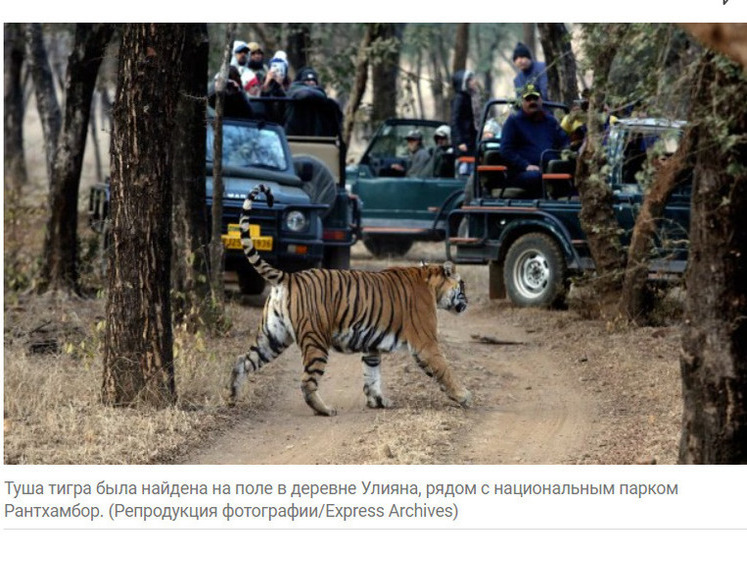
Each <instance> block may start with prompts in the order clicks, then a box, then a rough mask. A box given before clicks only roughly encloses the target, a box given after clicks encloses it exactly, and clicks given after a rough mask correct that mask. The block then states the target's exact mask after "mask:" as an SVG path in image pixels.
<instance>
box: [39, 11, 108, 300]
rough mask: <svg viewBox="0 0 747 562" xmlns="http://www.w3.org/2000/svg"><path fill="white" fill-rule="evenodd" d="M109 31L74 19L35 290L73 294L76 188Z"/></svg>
mask: <svg viewBox="0 0 747 562" xmlns="http://www.w3.org/2000/svg"><path fill="white" fill-rule="evenodd" d="M112 33H113V27H112V26H111V25H109V24H77V25H76V26H75V43H74V44H73V49H72V52H71V53H70V58H69V59H68V64H67V71H66V76H65V100H66V101H65V115H64V118H63V122H62V131H61V133H60V136H59V138H58V140H57V150H56V153H55V158H54V165H53V167H52V177H51V182H50V186H49V219H48V221H47V228H46V232H45V236H44V261H43V264H42V268H41V271H40V273H39V281H38V285H37V289H38V290H39V291H42V292H43V291H47V290H61V291H63V292H67V293H78V292H79V288H78V255H77V248H78V237H77V234H78V191H79V186H80V176H81V170H82V168H83V155H84V152H85V148H86V137H87V135H88V119H89V116H90V114H91V100H92V99H93V91H94V88H95V86H96V77H97V76H98V71H99V67H100V66H101V60H102V58H103V55H104V52H105V51H106V46H107V44H108V43H109V40H110V39H111V36H112Z"/></svg>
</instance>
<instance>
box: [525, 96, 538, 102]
mask: <svg viewBox="0 0 747 562" xmlns="http://www.w3.org/2000/svg"><path fill="white" fill-rule="evenodd" d="M524 99H525V100H526V101H537V100H538V99H540V98H539V96H535V95H529V96H524Z"/></svg>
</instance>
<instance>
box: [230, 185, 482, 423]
mask: <svg viewBox="0 0 747 562" xmlns="http://www.w3.org/2000/svg"><path fill="white" fill-rule="evenodd" d="M260 192H262V193H264V194H265V195H266V197H267V202H268V205H270V206H271V205H272V194H271V192H270V190H269V189H268V188H266V187H265V186H264V185H259V186H258V187H256V188H255V189H254V190H253V191H252V192H251V193H250V194H249V195H248V196H247V198H246V200H245V202H244V211H243V213H242V216H241V221H240V226H241V240H242V245H243V247H244V253H245V254H246V256H247V259H248V260H249V262H250V263H251V264H252V265H253V266H254V267H255V268H256V269H257V271H258V272H259V273H260V275H262V277H264V278H265V279H266V280H267V281H268V282H269V283H271V285H272V289H271V292H270V296H269V298H268V300H267V303H266V304H265V308H264V312H263V315H262V323H261V325H260V327H259V329H258V332H257V336H256V339H255V341H254V343H253V344H252V345H251V346H250V348H249V351H248V352H247V353H246V354H244V355H242V356H241V357H239V359H238V362H237V364H236V366H235V367H234V370H233V373H232V378H231V398H232V400H233V399H235V397H236V395H237V392H238V389H239V387H240V385H241V383H242V382H243V380H244V379H245V378H246V376H247V374H248V372H251V371H256V370H258V369H259V368H261V367H262V366H263V365H264V364H266V363H268V362H270V361H272V360H273V359H274V358H275V357H277V356H278V355H280V353H282V352H283V350H285V349H286V348H287V347H288V346H290V344H291V343H293V342H294V341H295V342H296V344H297V345H298V346H299V348H300V349H301V352H302V355H303V363H304V374H303V378H302V384H301V387H302V390H303V395H304V399H305V400H306V403H307V404H308V405H309V406H310V407H311V408H312V409H313V410H314V411H315V412H316V413H318V414H323V415H335V413H336V412H335V410H334V409H332V408H329V407H328V406H327V405H326V404H324V401H323V400H322V398H321V396H320V395H319V392H318V387H319V379H320V378H321V376H322V375H323V374H324V371H325V368H326V366H327V357H328V352H329V349H335V350H337V351H340V352H344V353H361V354H362V355H363V376H364V386H363V392H364V394H365V395H366V399H367V404H368V406H370V407H373V408H383V407H387V406H389V405H390V402H389V401H388V400H387V399H386V398H384V396H383V395H382V393H381V375H380V363H381V353H383V352H390V351H395V350H397V349H400V348H404V347H407V348H408V349H409V350H410V352H411V353H412V355H413V357H414V358H415V360H416V362H417V364H418V366H420V367H421V368H422V369H423V370H424V371H425V373H426V374H427V375H429V376H431V377H434V378H435V379H436V380H437V381H438V382H439V383H440V385H441V388H442V389H443V390H444V391H445V392H446V394H447V396H448V397H449V398H451V399H453V400H455V401H457V402H458V403H459V404H462V405H466V404H467V403H468V401H469V399H470V393H469V391H467V389H465V388H464V387H463V386H462V385H461V384H460V383H459V382H458V381H457V380H456V378H455V377H454V375H453V374H452V372H451V369H450V368H449V365H448V364H447V362H446V360H445V359H444V357H443V355H442V353H441V351H440V349H439V347H438V341H437V319H436V308H437V307H438V308H443V309H447V310H451V311H453V312H462V311H463V310H464V309H465V308H466V306H467V298H466V296H465V294H464V284H463V282H462V281H461V280H460V278H459V276H458V275H457V274H456V273H455V272H454V268H453V265H452V264H450V263H448V262H447V263H446V264H444V265H443V266H425V265H424V266H421V267H397V268H390V269H386V270H384V271H379V272H369V271H355V270H351V271H347V270H336V269H332V270H327V269H312V270H306V271H300V272H297V273H286V272H283V271H279V270H277V269H275V268H273V267H272V266H270V265H269V264H268V263H267V262H265V261H264V260H263V259H262V258H261V257H260V256H259V253H258V252H257V251H256V250H255V248H254V246H253V245H252V241H251V237H250V236H249V211H250V210H251V205H252V201H253V200H254V199H255V198H256V196H257V195H258V194H259V193H260Z"/></svg>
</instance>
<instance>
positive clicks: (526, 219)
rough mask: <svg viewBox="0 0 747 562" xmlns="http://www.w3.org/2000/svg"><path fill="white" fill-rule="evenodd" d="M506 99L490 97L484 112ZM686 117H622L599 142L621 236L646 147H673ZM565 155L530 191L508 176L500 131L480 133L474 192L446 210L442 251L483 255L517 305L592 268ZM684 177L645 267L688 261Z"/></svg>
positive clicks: (626, 237)
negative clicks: (534, 193)
mask: <svg viewBox="0 0 747 562" xmlns="http://www.w3.org/2000/svg"><path fill="white" fill-rule="evenodd" d="M508 104H510V101H509V100H491V101H490V102H488V104H487V106H486V109H485V112H484V119H486V118H489V117H490V116H491V115H492V114H494V113H495V112H496V111H497V110H498V108H499V107H501V106H502V107H503V108H505V107H506V106H507V105H508ZM683 125H684V123H683V122H681V121H666V120H661V119H621V120H619V121H617V122H616V123H614V124H613V125H612V126H611V128H610V130H609V136H608V139H607V143H606V153H607V160H608V169H609V172H608V177H607V180H608V183H609V185H610V187H611V189H612V192H613V205H614V212H615V216H616V218H617V221H618V223H619V225H620V231H621V236H620V239H621V242H622V244H623V245H627V244H629V242H630V236H631V233H632V230H633V225H634V223H635V219H636V217H637V215H638V210H639V208H640V206H641V203H642V201H643V197H644V193H643V191H642V189H641V185H640V183H639V177H640V176H639V174H640V172H641V170H642V168H643V164H644V162H645V160H646V158H647V157H648V156H649V154H650V153H651V152H652V151H654V150H656V151H658V152H657V153H662V154H667V153H669V154H671V153H673V152H674V150H675V149H676V146H677V142H678V140H679V138H680V135H681V129H682V127H683ZM574 170H575V166H574V165H573V162H572V161H567V160H562V159H557V160H551V161H549V162H548V164H547V167H546V168H545V169H544V170H543V193H542V196H541V197H539V198H536V197H535V198H529V197H528V196H527V195H526V194H525V193H524V192H523V191H522V190H520V189H517V188H516V187H513V186H511V185H510V184H509V182H508V181H507V178H506V171H507V168H506V166H505V163H504V162H503V161H502V159H501V156H500V139H481V140H480V142H479V144H478V150H477V155H476V158H475V174H474V176H473V177H472V178H471V181H472V182H473V185H472V188H473V190H474V194H475V196H474V199H473V200H472V201H470V202H468V203H465V204H464V205H463V206H462V207H461V208H460V209H456V210H453V211H452V212H451V213H450V214H449V217H448V237H447V240H446V253H447V257H448V258H449V259H451V260H453V261H455V262H456V263H472V264H487V265H488V266H489V268H490V270H489V279H490V287H489V290H490V297H491V298H505V297H506V296H508V298H509V299H510V300H511V301H512V302H513V303H514V304H516V305H518V306H539V307H548V306H551V305H553V304H555V303H557V302H558V301H559V300H561V299H562V298H563V296H564V294H565V291H566V289H567V282H568V279H569V277H570V276H571V275H573V274H577V273H579V272H582V271H584V270H592V269H593V268H594V262H593V260H592V258H591V254H590V251H589V246H588V243H587V240H586V235H585V233H584V231H583V229H582V228H581V224H580V220H579V211H580V210H581V203H580V202H579V198H578V195H577V193H576V190H575V187H574V177H573V172H574ZM690 190H691V185H690V180H689V178H684V179H683V181H682V182H681V183H680V184H679V185H678V186H677V188H676V190H675V192H674V193H673V195H672V196H671V197H670V200H669V202H668V203H667V205H666V208H665V211H664V216H663V218H662V220H661V221H660V224H659V225H658V230H657V233H656V236H655V240H654V243H655V252H656V255H655V256H654V259H652V261H651V272H652V274H655V275H659V276H667V275H679V274H681V273H682V272H683V271H684V269H685V265H686V260H687V240H688V229H689V223H690Z"/></svg>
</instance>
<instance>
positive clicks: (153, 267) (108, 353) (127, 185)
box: [102, 24, 191, 407]
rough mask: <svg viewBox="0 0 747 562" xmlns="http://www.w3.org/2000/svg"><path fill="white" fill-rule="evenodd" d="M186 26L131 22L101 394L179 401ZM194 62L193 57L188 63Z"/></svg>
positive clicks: (117, 399)
mask: <svg viewBox="0 0 747 562" xmlns="http://www.w3.org/2000/svg"><path fill="white" fill-rule="evenodd" d="M184 42H185V26H184V25H172V24H169V25H165V24H161V25H157V24H128V25H125V26H124V29H123V33H122V44H121V47H120V59H119V85H118V88H117V96H116V102H115V104H114V129H113V133H112V149H111V161H112V170H111V172H112V176H111V209H112V215H111V216H112V232H111V234H112V249H111V251H112V262H111V267H110V268H109V280H108V281H109V293H108V300H107V303H106V321H107V324H106V340H105V344H106V345H105V349H104V380H103V389H102V399H103V401H104V403H105V404H109V405H117V406H125V405H136V404H138V403H143V404H148V405H151V406H156V407H162V406H166V405H169V404H172V403H173V402H174V401H175V399H176V390H175V387H174V365H173V334H172V329H171V295H170V290H171V282H170V281H171V280H170V272H171V212H172V209H171V194H172V185H171V182H172V173H173V169H172V167H173V161H174V160H173V154H172V139H173V131H174V128H175V127H177V126H181V125H180V124H178V123H176V122H175V114H176V104H177V97H178V93H179V91H180V88H181V87H182V76H181V75H182V61H183V60H184V56H183V51H184ZM190 62H191V61H190Z"/></svg>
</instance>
